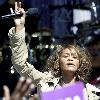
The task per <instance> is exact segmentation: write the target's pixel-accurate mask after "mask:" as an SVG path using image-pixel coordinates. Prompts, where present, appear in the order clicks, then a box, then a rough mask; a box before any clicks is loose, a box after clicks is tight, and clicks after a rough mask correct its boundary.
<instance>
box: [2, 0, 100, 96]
mask: <svg viewBox="0 0 100 100" xmlns="http://www.w3.org/2000/svg"><path fill="white" fill-rule="evenodd" d="M17 1H19V0H17ZM14 2H15V0H0V97H2V96H3V89H2V86H3V85H4V84H6V85H8V86H9V88H10V90H11V92H12V91H13V89H14V87H15V85H16V83H17V81H18V79H19V77H20V75H19V74H18V73H17V72H16V70H15V69H14V67H13V65H12V62H11V55H12V54H11V49H10V43H9V38H8V31H9V29H10V28H11V27H13V26H14V22H13V19H12V18H11V17H9V18H3V19H2V16H3V15H7V14H10V8H11V7H12V8H13V9H14ZM21 2H22V6H23V8H24V9H25V10H26V11H27V10H28V9H29V8H36V9H38V11H37V13H34V14H32V15H29V16H27V17H26V23H25V27H26V43H27V45H28V47H29V59H28V61H29V63H31V64H33V65H34V66H35V67H36V69H38V70H40V71H43V70H44V69H45V68H44V66H45V64H46V59H47V58H48V57H49V55H50V54H51V53H52V51H53V50H54V49H55V47H56V46H57V45H59V44H63V43H70V42H72V43H78V44H79V45H81V46H85V47H86V48H87V49H88V50H89V51H90V53H91V55H92V57H93V70H92V72H91V76H90V79H89V82H90V83H91V84H93V85H95V86H96V87H98V88H100V1H99V0H21Z"/></svg>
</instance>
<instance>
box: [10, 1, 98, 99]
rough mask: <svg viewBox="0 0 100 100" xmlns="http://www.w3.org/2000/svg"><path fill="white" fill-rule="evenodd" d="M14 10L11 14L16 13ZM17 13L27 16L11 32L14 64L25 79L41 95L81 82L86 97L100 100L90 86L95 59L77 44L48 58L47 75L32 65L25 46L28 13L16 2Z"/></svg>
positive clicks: (17, 20)
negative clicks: (89, 81) (92, 61)
mask: <svg viewBox="0 0 100 100" xmlns="http://www.w3.org/2000/svg"><path fill="white" fill-rule="evenodd" d="M13 12H14V11H12V9H11V13H13ZM15 13H23V16H20V17H15V18H14V22H15V27H12V28H11V29H10V30H9V38H10V45H11V49H12V63H13V65H14V67H15V68H16V70H17V71H18V72H19V73H20V75H21V76H24V77H26V78H28V77H29V78H31V79H32V81H33V83H34V84H35V85H36V86H37V91H40V90H41V91H49V90H52V89H55V88H57V87H59V86H60V87H63V86H64V85H65V84H66V85H67V84H68V85H69V84H72V83H75V82H77V81H82V82H83V83H84V85H85V95H86V97H87V98H88V100H98V98H99V96H97V95H96V91H99V89H97V88H96V87H94V86H92V85H90V84H89V83H88V76H89V75H90V72H91V67H92V63H91V57H90V54H89V52H88V51H87V50H86V48H83V47H80V46H79V45H77V44H64V45H59V46H58V47H57V48H56V50H55V51H54V52H53V53H52V55H51V56H50V57H49V58H48V60H47V64H46V68H47V70H46V71H45V72H40V71H38V70H36V69H35V67H34V66H33V65H31V64H29V63H28V61H27V59H28V49H27V45H26V43H25V26H24V25H25V18H26V15H25V11H24V9H23V8H21V3H20V2H15Z"/></svg>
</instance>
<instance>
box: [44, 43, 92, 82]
mask: <svg viewBox="0 0 100 100" xmlns="http://www.w3.org/2000/svg"><path fill="white" fill-rule="evenodd" d="M65 48H69V49H71V48H74V49H75V50H76V52H77V54H78V56H79V62H80V67H79V68H78V70H77V71H76V73H75V75H76V81H79V80H80V81H83V82H85V83H87V82H88V79H89V77H88V76H89V75H90V72H91V67H92V64H91V56H90V54H89V52H88V51H87V50H86V48H84V47H81V46H79V45H76V44H69V45H62V46H61V45H58V46H57V48H56V50H54V52H53V54H52V55H51V56H50V57H49V58H48V60H47V65H46V66H47V70H48V71H51V73H52V75H53V76H54V77H59V78H60V81H62V75H61V69H60V66H59V58H60V55H61V53H62V50H64V49H65Z"/></svg>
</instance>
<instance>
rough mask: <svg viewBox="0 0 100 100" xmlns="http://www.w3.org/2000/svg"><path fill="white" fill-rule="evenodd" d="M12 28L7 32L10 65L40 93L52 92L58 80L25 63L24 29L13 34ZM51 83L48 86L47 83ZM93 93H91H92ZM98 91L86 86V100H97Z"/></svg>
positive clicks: (26, 50)
mask: <svg viewBox="0 0 100 100" xmlns="http://www.w3.org/2000/svg"><path fill="white" fill-rule="evenodd" d="M13 29H14V27H13V28H11V29H10V30H9V33H8V35H9V38H10V45H11V49H12V63H13V66H14V67H15V69H16V70H17V72H18V73H19V74H20V75H21V76H24V77H26V78H28V77H29V78H31V79H32V80H33V83H35V84H36V86H37V87H38V88H39V89H41V90H42V91H48V90H52V89H54V88H55V87H57V86H58V85H59V84H58V81H59V78H55V77H53V76H52V75H51V72H44V73H42V72H40V71H38V70H36V69H35V68H34V66H33V65H31V64H29V63H28V62H27V59H28V49H27V45H26V43H25V28H23V29H22V30H21V31H20V32H19V33H13V32H14V31H13ZM51 82H52V83H53V84H52V85H50V84H49V83H51ZM92 91H93V92H92ZM96 91H99V92H100V90H99V89H97V88H96V87H95V86H93V85H90V84H86V88H85V97H87V96H88V99H87V98H86V100H98V99H99V96H97V95H96V94H95V92H96Z"/></svg>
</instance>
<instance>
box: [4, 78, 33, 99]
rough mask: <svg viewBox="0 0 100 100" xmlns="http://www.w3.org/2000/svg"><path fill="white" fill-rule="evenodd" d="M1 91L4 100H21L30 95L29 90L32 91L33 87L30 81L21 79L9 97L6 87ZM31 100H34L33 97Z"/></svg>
mask: <svg viewBox="0 0 100 100" xmlns="http://www.w3.org/2000/svg"><path fill="white" fill-rule="evenodd" d="M3 89H4V98H5V100H22V99H23V97H24V96H28V95H29V94H30V92H31V90H32V89H34V85H33V84H32V80H31V79H25V78H24V77H21V78H20V79H19V81H18V83H17V86H16V87H15V89H14V92H13V93H12V94H11V96H10V90H9V88H8V87H7V86H4V87H3ZM32 100H34V97H33V99H32Z"/></svg>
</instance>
